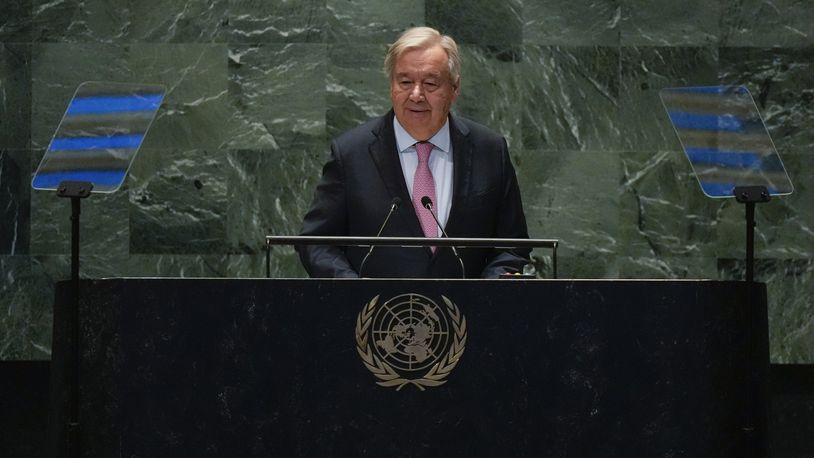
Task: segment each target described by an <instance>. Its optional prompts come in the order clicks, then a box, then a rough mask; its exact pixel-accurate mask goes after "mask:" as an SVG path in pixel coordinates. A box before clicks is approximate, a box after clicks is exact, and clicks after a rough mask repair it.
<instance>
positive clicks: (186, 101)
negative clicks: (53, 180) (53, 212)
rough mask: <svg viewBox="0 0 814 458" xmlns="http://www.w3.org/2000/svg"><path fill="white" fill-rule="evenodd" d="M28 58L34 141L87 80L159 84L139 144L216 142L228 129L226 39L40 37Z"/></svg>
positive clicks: (45, 134)
mask: <svg viewBox="0 0 814 458" xmlns="http://www.w3.org/2000/svg"><path fill="white" fill-rule="evenodd" d="M33 55H34V57H33V61H32V91H33V102H32V113H33V115H32V143H33V144H34V145H35V146H38V147H41V148H44V147H45V145H47V143H48V142H49V141H50V139H51V136H52V135H53V133H54V130H55V129H56V127H57V125H58V124H59V121H60V119H61V118H62V114H63V113H64V111H65V107H66V106H67V105H68V102H69V101H70V100H71V97H72V96H73V93H74V91H75V90H76V87H77V86H79V84H80V83H82V82H84V81H113V82H131V83H151V84H163V85H164V86H165V87H166V88H167V95H166V98H165V100H164V102H163V104H162V107H161V108H160V109H159V112H158V115H157V116H156V119H155V121H154V122H153V126H152V128H151V130H150V133H149V135H148V136H147V138H146V139H145V141H144V145H143V146H144V147H153V148H215V147H219V146H221V144H222V143H223V142H224V139H225V136H226V134H227V132H228V130H227V124H226V123H224V122H223V120H224V119H228V118H229V117H230V116H231V114H232V112H231V108H230V106H229V104H228V102H227V97H226V95H227V74H226V63H227V57H226V56H227V53H226V47H225V46H224V45H195V44H192V45H175V44H166V45H164V44H161V45H151V44H132V45H124V46H120V45H106V44H40V45H36V46H35V47H34V51H33Z"/></svg>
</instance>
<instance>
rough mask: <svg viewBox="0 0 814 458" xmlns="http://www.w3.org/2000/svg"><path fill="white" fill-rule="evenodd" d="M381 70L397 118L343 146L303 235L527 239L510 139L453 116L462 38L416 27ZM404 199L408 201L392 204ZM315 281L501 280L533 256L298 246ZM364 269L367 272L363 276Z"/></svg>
mask: <svg viewBox="0 0 814 458" xmlns="http://www.w3.org/2000/svg"><path fill="white" fill-rule="evenodd" d="M384 68H385V72H386V73H387V76H388V77H389V79H390V99H391V101H392V104H393V108H392V110H391V111H390V112H389V113H387V114H386V115H384V116H382V117H380V118H377V119H373V120H371V121H368V122H367V123H365V124H363V125H361V126H359V127H356V128H354V129H352V130H350V131H348V132H345V133H344V134H342V135H340V136H339V137H338V138H336V139H335V140H334V141H333V142H332V144H331V158H330V160H329V161H328V163H327V164H326V165H325V167H324V168H323V172H322V178H321V180H320V182H319V184H318V185H317V189H316V193H315V196H314V200H313V203H312V205H311V208H310V210H309V211H308V213H307V214H306V216H305V219H304V222H303V230H302V232H301V234H302V235H333V236H340V235H353V236H374V235H377V233H378V232H379V230H380V229H382V224H383V222H384V221H385V219H386V218H387V216H388V213H389V212H390V211H391V210H393V208H394V207H396V206H397V208H396V209H395V211H393V213H392V215H391V217H390V218H389V219H388V220H387V224H386V225H385V227H383V229H382V231H381V234H380V235H382V236H390V237H439V236H441V235H442V232H441V230H440V228H439V227H438V224H437V223H436V222H435V219H434V218H433V215H432V214H430V210H428V209H427V208H426V206H425V205H422V199H424V203H425V204H426V202H428V201H429V202H432V206H431V208H432V211H435V212H437V213H436V215H435V216H436V217H437V219H438V220H439V221H440V224H441V225H442V226H443V227H444V230H445V232H446V233H447V235H448V236H449V237H481V238H527V237H528V232H527V229H526V220H525V216H524V214H523V206H522V203H521V199H520V191H519V189H518V186H517V178H516V176H515V172H514V167H512V164H511V161H510V159H509V153H508V149H507V146H506V141H505V139H504V138H503V137H502V136H501V135H499V134H497V133H495V132H493V131H491V130H489V129H487V128H486V127H483V126H481V125H479V124H476V123H474V122H472V121H469V120H467V119H464V118H462V117H459V116H455V115H451V114H450V107H451V106H452V104H453V102H454V101H455V99H456V98H457V97H458V94H459V93H460V84H461V75H460V69H461V63H460V57H459V54H458V47H457V45H456V44H455V41H454V40H453V39H452V38H450V37H448V36H444V35H441V34H440V33H438V31H437V30H435V29H432V28H429V27H416V28H412V29H409V30H407V31H406V32H404V34H402V36H401V37H400V38H399V39H398V40H397V41H396V42H395V43H393V44H392V45H391V46H390V48H389V50H388V53H387V56H386V57H385V61H384ZM398 202H401V205H394V203H398ZM297 250H298V251H299V254H300V259H301V260H302V263H303V265H304V266H305V269H306V270H307V271H308V273H309V275H311V276H312V277H359V276H365V277H391V278H460V277H461V276H462V271H465V273H466V276H468V277H483V278H495V277H498V276H499V275H500V274H502V273H510V272H517V271H519V270H521V269H522V267H523V265H525V264H526V263H527V262H528V259H527V258H528V250H497V249H482V248H462V249H459V250H458V255H459V256H460V259H461V260H462V261H463V264H464V265H465V269H462V266H461V261H459V258H458V256H456V254H455V253H453V251H452V250H451V249H449V248H438V249H435V248H433V247H426V248H400V247H399V248H393V247H379V248H376V250H375V251H374V252H373V253H372V255H371V256H369V257H367V259H365V258H366V255H367V254H368V250H367V249H364V248H359V247H336V246H300V247H297ZM360 270H362V271H361V272H360Z"/></svg>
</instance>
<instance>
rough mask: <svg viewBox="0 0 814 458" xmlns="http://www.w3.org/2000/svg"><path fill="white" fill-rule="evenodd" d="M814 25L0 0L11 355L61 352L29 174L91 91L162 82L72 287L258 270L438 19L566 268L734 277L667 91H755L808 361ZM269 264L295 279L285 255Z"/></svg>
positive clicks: (604, 3) (608, 5)
mask: <svg viewBox="0 0 814 458" xmlns="http://www.w3.org/2000/svg"><path fill="white" fill-rule="evenodd" d="M812 23H814V4H811V3H810V2H809V1H807V0H774V1H772V2H765V1H762V0H712V1H709V0H707V1H700V0H691V1H687V2H675V1H666V0H658V1H644V0H537V1H521V0H510V1H489V0H467V1H462V0H453V1H449V0H444V1H442V0H425V1H417V0H302V1H285V0H263V1H259V0H209V1H202V0H187V1H182V0H172V1H166V0H141V1H139V2H131V1H109V0H81V1H80V0H64V1H60V2H50V1H48V0H4V1H3V7H2V8H0V272H1V273H2V275H0V359H48V358H49V357H50V345H51V343H50V329H51V320H52V313H51V303H52V294H53V289H52V288H53V287H52V285H53V282H54V281H57V280H60V279H65V278H66V277H68V276H69V250H70V246H69V241H70V226H69V224H70V223H69V207H70V206H69V204H68V202H67V201H64V200H61V199H58V198H57V197H55V196H54V195H53V194H50V193H46V192H39V191H32V190H31V189H30V187H29V182H30V179H31V174H32V173H33V171H34V170H35V169H36V166H37V164H38V163H39V160H40V158H41V156H42V154H43V151H44V148H45V147H46V146H47V144H48V141H49V140H50V136H51V135H52V133H53V131H54V129H55V127H56V125H57V123H58V122H59V119H60V116H61V114H62V112H63V110H64V108H65V106H66V104H67V103H68V101H69V99H70V98H71V95H72V93H73V91H74V89H75V88H76V86H77V85H78V84H79V83H80V82H82V81H85V80H108V81H129V82H145V83H161V84H164V85H166V86H167V87H168V88H169V93H168V96H167V99H166V103H165V104H164V106H163V107H162V109H161V111H160V113H159V116H158V118H157V120H156V122H155V123H154V125H153V130H152V131H151V133H150V135H149V137H148V139H147V141H146V142H145V145H144V147H143V149H142V151H141V153H140V156H139V157H138V158H137V159H136V161H135V163H134V165H133V168H132V170H131V173H130V176H129V178H128V180H127V182H126V184H125V186H124V188H123V189H122V190H121V192H118V193H116V194H112V195H94V196H93V197H92V198H90V199H88V200H86V201H84V202H83V207H82V208H83V213H82V231H83V239H82V254H83V256H82V272H83V275H85V276H93V277H107V276H189V277H193V276H215V277H241V278H243V277H260V276H263V275H264V255H263V236H264V235H266V234H294V233H296V232H297V230H298V228H299V224H300V219H301V217H302V215H303V213H304V211H305V209H306V207H307V205H308V203H309V202H310V199H311V192H312V189H313V187H314V185H315V183H316V180H317V179H318V177H319V173H320V168H321V164H322V162H323V161H324V160H325V158H326V157H327V151H328V141H329V139H330V138H331V137H332V136H334V135H336V134H337V133H339V132H341V131H343V130H345V129H348V128H350V127H352V126H354V125H356V124H357V123H359V122H361V121H363V120H365V119H367V118H369V117H373V116H377V115H379V114H381V113H383V112H385V111H386V110H387V109H388V106H389V105H388V95H387V82H386V81H385V79H384V77H383V76H382V74H381V72H380V67H381V61H382V57H383V54H384V51H385V49H386V45H387V44H388V43H389V42H391V41H393V40H394V39H395V37H396V36H397V35H398V33H399V32H400V31H401V30H403V29H404V28H406V27H409V26H412V25H421V24H427V25H431V26H434V27H437V28H439V29H441V30H442V31H444V32H446V33H449V34H451V35H453V36H454V37H456V38H457V39H458V41H459V42H460V44H461V45H462V50H463V55H464V58H465V63H464V76H463V78H464V79H463V86H462V95H461V97H460V98H459V101H458V103H457V106H456V108H455V110H456V111H457V112H459V113H461V114H464V115H466V116H468V117H470V118H473V119H475V120H478V121H480V122H482V123H484V124H487V125H489V126H492V127H493V128H495V129H497V130H500V131H501V132H503V133H504V134H505V135H506V137H507V139H508V141H509V143H510V148H511V150H512V154H513V159H514V161H515V164H516V166H517V169H518V173H519V180H520V184H521V188H522V191H523V197H524V200H525V205H526V213H527V216H528V221H529V225H530V227H529V229H530V233H531V235H532V236H533V237H541V238H554V237H556V238H560V239H561V240H562V243H563V245H562V249H561V255H562V256H561V258H560V261H561V263H560V266H559V267H560V272H561V276H562V277H572V278H713V279H732V278H740V276H742V275H743V262H742V261H741V258H742V257H743V256H744V244H745V241H744V238H745V237H744V221H743V220H744V212H743V208H742V207H741V206H740V205H738V204H737V203H734V202H733V201H731V200H725V201H720V200H711V199H707V198H705V197H704V196H703V195H702V193H701V191H700V189H699V188H698V186H697V184H696V183H695V181H694V178H693V177H692V176H691V175H690V166H689V164H688V162H687V160H686V159H685V158H684V156H683V153H682V152H681V150H680V146H679V144H678V141H677V139H676V138H675V136H674V134H673V132H672V131H671V129H670V127H669V124H668V122H667V119H666V117H665V116H664V114H663V112H662V108H661V105H660V102H659V100H658V96H657V92H658V90H659V89H660V88H662V87H668V86H677V85H708V84H746V85H747V86H748V87H749V88H750V89H751V90H752V91H753V93H754V94H756V95H757V98H758V100H759V104H760V109H761V111H762V113H763V115H764V117H765V118H766V122H767V124H768V125H769V128H770V131H771V133H772V135H773V137H774V140H775V142H776V144H777V148H778V150H779V151H780V154H781V155H782V157H783V158H784V161H785V163H786V165H787V167H788V168H789V171H790V175H791V177H792V179H793V181H794V183H795V186H796V191H795V193H794V194H793V195H792V196H790V197H787V198H782V199H775V200H773V201H772V202H770V203H768V204H764V205H760V206H759V207H758V209H757V220H758V227H757V236H756V238H757V240H756V253H757V256H758V257H759V258H760V259H759V262H758V266H757V272H756V276H757V277H758V279H759V280H761V281H765V282H767V283H768V287H769V302H770V326H771V330H770V332H771V353H772V360H773V361H774V362H778V363H787V362H794V363H814V320H812V318H813V317H814V256H813V255H812V248H814V203H813V202H814V189H812V188H814V176H812V174H811V173H810V172H809V171H811V170H814V148H812V147H813V146H814V71H813V70H814V68H812V62H813V58H814V32H812V29H811V24H812ZM539 254H540V256H541V259H540V260H539V264H540V267H541V269H543V270H544V271H545V270H547V269H548V266H547V261H548V259H547V258H546V255H547V253H545V252H542V253H539ZM273 270H274V274H275V275H277V276H285V277H290V276H294V277H299V276H303V275H304V272H303V270H302V268H301V267H300V266H299V263H298V261H297V259H296V257H295V255H294V253H293V250H291V249H285V248H279V249H276V250H275V252H274V257H273Z"/></svg>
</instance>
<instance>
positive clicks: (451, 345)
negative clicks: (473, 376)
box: [356, 293, 466, 391]
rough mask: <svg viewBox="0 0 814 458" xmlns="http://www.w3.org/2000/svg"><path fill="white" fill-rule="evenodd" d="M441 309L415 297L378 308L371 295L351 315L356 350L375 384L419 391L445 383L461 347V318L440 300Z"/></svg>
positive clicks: (463, 336)
mask: <svg viewBox="0 0 814 458" xmlns="http://www.w3.org/2000/svg"><path fill="white" fill-rule="evenodd" d="M441 299H442V300H443V301H444V306H440V305H438V304H436V303H435V302H434V301H433V300H432V299H430V298H428V297H426V296H422V295H420V294H415V293H409V294H402V295H399V296H396V297H393V298H392V299H390V300H388V301H387V302H385V303H384V304H381V305H379V296H376V297H374V298H373V299H371V300H370V302H368V303H367V304H365V306H364V307H363V308H362V311H361V312H359V315H358V316H357V317H356V350H357V351H358V352H359V356H361V357H362V360H363V361H364V364H365V367H367V368H368V370H370V372H372V373H373V375H375V376H376V378H378V379H379V382H376V383H378V384H379V385H381V386H386V387H395V388H396V390H397V391H398V390H400V389H401V388H402V387H404V386H405V385H408V384H412V385H415V386H417V387H418V388H419V389H421V390H424V389H425V387H428V386H439V385H443V384H444V383H446V380H445V379H446V377H447V376H448V375H449V373H450V372H451V371H452V369H454V368H455V366H456V365H457V364H458V360H460V359H461V355H463V353H464V347H465V345H466V318H464V316H463V315H462V314H461V311H460V310H459V309H458V307H457V306H456V305H455V304H454V303H453V302H452V301H450V300H449V299H448V298H446V297H445V296H441Z"/></svg>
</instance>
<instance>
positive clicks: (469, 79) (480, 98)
mask: <svg viewBox="0 0 814 458" xmlns="http://www.w3.org/2000/svg"><path fill="white" fill-rule="evenodd" d="M460 54H461V88H460V95H459V96H458V99H457V101H456V102H455V105H453V107H452V111H453V112H454V113H456V114H459V115H461V116H464V117H466V118H469V119H471V120H473V121H475V122H478V123H481V124H483V125H485V126H487V127H489V128H491V129H493V130H495V131H497V132H499V133H500V134H502V135H503V136H505V137H506V141H507V142H508V144H509V148H519V147H520V146H521V145H522V126H523V123H522V120H523V118H522V115H523V113H524V112H523V108H524V107H525V106H526V101H527V99H526V97H525V94H524V93H523V92H522V90H521V88H520V87H519V86H520V85H521V84H522V76H521V71H522V70H523V69H524V68H525V67H524V66H523V65H522V64H521V63H519V62H512V61H509V62H503V61H500V60H499V59H497V56H495V55H494V54H493V53H491V52H489V51H486V50H485V49H484V48H483V47H480V46H474V45H466V44H465V45H461V46H460Z"/></svg>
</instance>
